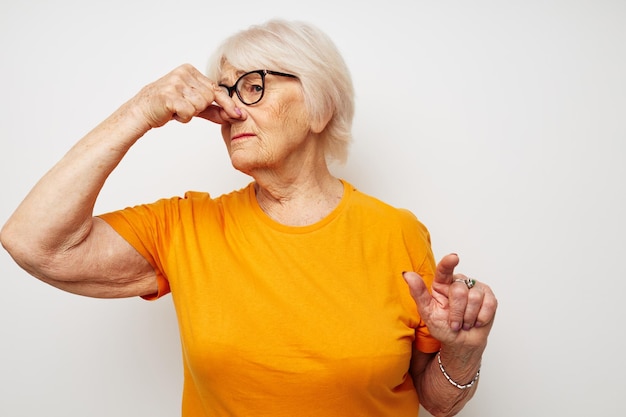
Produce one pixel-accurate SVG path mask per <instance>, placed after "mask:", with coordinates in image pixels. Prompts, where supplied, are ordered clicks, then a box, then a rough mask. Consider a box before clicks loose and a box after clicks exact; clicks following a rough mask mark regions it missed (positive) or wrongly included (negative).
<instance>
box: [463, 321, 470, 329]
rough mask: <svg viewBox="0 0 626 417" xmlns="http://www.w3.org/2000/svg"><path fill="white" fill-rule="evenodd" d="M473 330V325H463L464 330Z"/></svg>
mask: <svg viewBox="0 0 626 417" xmlns="http://www.w3.org/2000/svg"><path fill="white" fill-rule="evenodd" d="M471 328H472V325H471V324H469V323H465V324H464V325H463V330H469V329H471Z"/></svg>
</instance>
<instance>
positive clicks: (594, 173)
mask: <svg viewBox="0 0 626 417" xmlns="http://www.w3.org/2000/svg"><path fill="white" fill-rule="evenodd" d="M2 3H3V4H2V8H1V12H0V91H1V92H2V93H1V95H0V97H1V99H0V109H1V119H0V120H1V123H0V140H1V147H0V178H1V181H2V183H1V184H2V189H1V192H2V200H1V203H0V223H4V221H5V220H6V219H7V218H8V216H9V215H10V213H11V212H12V211H13V209H14V208H15V207H16V206H17V204H18V203H19V202H20V201H21V199H22V198H23V197H24V196H25V194H26V193H27V192H28V190H29V189H30V188H31V187H32V185H33V184H34V183H35V182H36V180H37V179H38V178H39V177H41V175H42V174H44V172H45V171H46V170H47V169H49V168H50V167H51V166H52V165H53V164H54V163H55V162H56V161H57V160H58V159H59V158H60V157H61V156H62V155H63V154H64V153H65V152H66V151H67V150H68V149H69V148H70V146H71V145H72V144H73V143H74V142H75V141H76V140H78V139H79V138H80V137H82V136H83V135H84V134H85V133H86V132H87V131H88V130H89V129H91V128H92V127H93V126H95V125H96V124H97V123H98V122H99V121H100V120H102V119H104V118H105V117H106V116H107V115H108V114H109V113H110V112H112V111H113V110H114V109H115V108H116V107H117V106H118V105H119V104H121V103H122V102H123V101H125V100H126V99H128V98H130V97H131V96H132V95H133V94H134V93H135V92H136V91H138V90H139V89H140V88H141V87H142V86H143V85H145V84H147V83H148V82H151V81H153V80H154V79H156V78H158V77H160V76H161V75H163V74H165V73H166V72H168V71H169V70H171V69H173V68H174V67H176V66H178V65H179V64H182V63H185V62H189V63H192V64H194V65H196V66H198V67H199V68H202V69H203V68H204V66H205V64H206V61H207V57H208V55H209V53H210V52H211V51H212V50H213V49H214V47H215V46H216V45H217V43H218V42H219V41H220V40H222V39H223V38H224V37H226V36H227V35H230V34H232V33H233V32H234V31H237V30H239V29H243V28H245V27H247V26H248V25H250V24H253V23H259V22H262V21H265V20H266V19H268V18H271V17H284V18H290V19H291V18H293V19H303V20H307V21H310V22H312V23H314V24H316V25H318V26H319V27H321V28H322V29H324V30H325V31H326V32H327V33H328V34H329V35H330V36H331V37H332V38H333V39H334V40H335V41H336V43H337V45H338V47H339V48H340V49H341V51H342V52H343V54H344V56H345V59H346V61H347V63H348V65H349V67H350V69H351V71H352V73H353V77H354V84H355V87H356V101H357V113H356V119H355V124H354V136H355V141H354V144H353V146H352V150H351V156H350V159H349V161H348V163H347V164H346V165H345V166H344V167H338V168H336V169H335V172H336V173H337V175H340V176H342V177H344V178H346V179H348V180H349V181H351V182H352V183H354V184H355V185H357V186H358V187H359V188H360V189H361V190H363V191H365V192H368V193H370V194H373V195H375V196H377V197H379V198H381V199H383V200H385V201H387V202H389V203H391V204H394V205H396V206H402V207H406V208H409V209H411V210H412V211H413V212H414V213H416V214H417V215H418V217H419V218H420V219H421V220H422V221H423V222H424V223H425V224H426V225H427V226H428V227H429V229H430V231H431V233H432V236H433V248H434V251H435V254H436V257H437V258H440V257H441V256H442V255H444V254H446V253H448V252H457V253H459V254H460V257H461V265H460V270H462V271H463V272H466V273H468V274H470V275H472V276H475V277H477V278H479V279H482V280H484V281H486V282H488V283H490V284H491V285H492V287H493V289H494V290H495V292H496V294H497V296H498V298H499V301H500V309H499V312H498V317H497V320H496V324H495V327H494V329H493V331H492V335H491V338H490V343H489V346H488V348H487V351H486V353H485V357H484V364H483V374H482V380H481V384H480V389H479V391H478V393H477V395H476V397H475V398H474V400H473V401H472V402H471V403H470V404H469V405H468V406H467V407H466V409H465V410H464V411H463V412H462V413H461V415H462V416H508V417H513V416H565V415H567V416H596V415H600V414H604V415H623V414H624V406H623V405H622V403H621V402H622V401H621V400H622V397H623V394H622V393H623V388H624V371H625V369H624V359H623V352H624V347H625V346H624V343H623V342H622V340H621V337H622V336H621V333H622V332H623V323H624V320H623V319H622V318H621V316H623V314H620V313H622V312H623V302H622V301H623V294H624V293H625V290H626V288H625V285H624V277H623V276H622V275H623V274H622V270H623V267H622V263H623V259H624V252H625V251H626V243H625V237H624V236H625V233H624V232H625V228H626V227H625V226H626V223H625V221H624V213H626V207H625V206H626V204H625V202H624V181H625V179H626V168H625V167H624V159H625V158H624V157H625V144H624V140H625V139H626V126H625V121H624V115H625V111H626V82H625V77H624V74H626V47H625V45H626V2H623V1H618V0H615V1H608V0H605V1H599V0H596V1H583V0H572V1H565V0H563V1H554V0H547V1H537V0H531V1H496V0H483V1H408V0H405V1H398V0H395V1H394V0H388V1H384V2H352V1H351V2H340V1H337V0H335V1H327V0H317V1H315V2H306V3H303V2H299V1H292V0H290V1H278V0H254V1H251V0H239V1H236V2H224V1H221V2H216V1H208V0H205V1H200V0H197V1H193V0H178V1H161V0H151V1H148V0H146V1H132V0H125V1H121V0H115V1H107V2H104V1H103V2H87V1H78V0H77V1H70V0H64V1H48V0H38V1H33V0H30V1H29V0H26V1H20V2H17V1H14V2H6V1H3V2H2ZM370 3H374V4H370ZM247 182H248V178H247V177H244V176H243V175H241V174H238V173H237V172H234V170H233V169H232V168H231V167H230V164H229V161H228V158H227V154H226V151H225V149H224V145H223V143H222V141H221V138H220V135H219V129H218V128H217V127H216V126H213V125H211V124H210V123H208V122H205V121H202V120H195V121H192V122H191V123H189V124H187V125H182V124H177V123H171V124H169V125H167V126H165V127H164V128H161V129H159V130H157V131H153V132H151V133H149V134H148V135H147V136H146V137H144V138H143V139H142V140H141V141H140V142H139V143H138V144H137V145H136V146H135V147H134V148H133V149H132V150H131V152H130V153H129V155H128V157H127V158H126V159H125V160H124V161H123V162H122V164H121V165H120V166H119V168H118V169H117V171H115V173H114V174H113V175H112V176H111V178H110V180H109V181H108V183H107V184H106V186H105V189H104V190H103V192H102V194H101V199H100V201H99V204H98V207H97V209H98V211H106V210H112V209H117V208H121V207H124V206H127V205H132V204H136V203H142V202H150V201H153V200H155V199H157V198H160V197H166V196H172V195H181V194H182V193H183V192H184V191H186V190H190V189H194V190H206V191H210V192H211V193H212V194H214V195H219V194H221V193H223V192H227V191H230V190H232V189H234V188H239V187H241V186H243V185H245V184H246V183H247ZM0 271H1V272H2V291H0V329H1V332H2V333H1V336H0V338H1V343H0V387H1V389H0V415H2V416H29V417H30V416H64V417H74V416H91V417H99V416H103V417H104V416H107V417H108V416H148V415H150V416H163V417H165V416H167V417H171V416H176V415H179V408H180V393H181V384H182V371H181V361H180V351H179V349H180V347H179V339H178V334H177V328H176V321H175V316H174V311H173V309H172V306H171V302H170V301H171V300H170V298H169V297H166V298H165V299H162V300H160V301H157V302H155V303H148V302H144V301H142V300H139V299H127V300H114V301H106V300H95V299H88V298H81V297H77V296H73V295H69V294H65V293H62V292H61V291H58V290H56V289H54V288H52V287H49V286H47V285H45V284H43V283H40V282H39V281H37V280H35V279H33V278H31V277H29V276H28V275H27V274H26V273H25V272H23V271H22V270H20V269H19V268H18V267H17V266H16V265H15V264H14V263H13V262H12V260H11V259H10V257H9V256H8V255H7V254H6V252H4V251H2V252H0ZM423 415H427V413H425V412H424V413H423Z"/></svg>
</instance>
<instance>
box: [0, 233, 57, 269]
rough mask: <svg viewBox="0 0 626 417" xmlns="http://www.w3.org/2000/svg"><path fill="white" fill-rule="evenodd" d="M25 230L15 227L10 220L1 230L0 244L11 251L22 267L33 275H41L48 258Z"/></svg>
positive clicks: (12, 256) (16, 261)
mask: <svg viewBox="0 0 626 417" xmlns="http://www.w3.org/2000/svg"><path fill="white" fill-rule="evenodd" d="M33 242H34V239H30V238H29V237H28V236H27V235H26V234H25V233H24V232H23V231H21V230H20V229H19V228H17V227H15V226H14V225H13V224H12V223H11V222H10V221H9V222H7V223H6V224H5V225H4V226H3V227H2V229H1V230H0V244H2V247H3V248H4V249H5V250H6V251H7V252H8V253H9V255H10V256H11V258H13V260H14V261H15V263H17V264H18V265H19V266H20V267H21V268H22V269H24V270H25V271H26V272H28V273H29V274H31V275H33V276H39V275H40V271H41V270H42V267H43V265H45V264H46V263H47V261H46V259H47V258H48V257H47V256H46V255H45V254H44V253H43V251H42V250H41V249H38V248H37V247H36V245H34V244H33Z"/></svg>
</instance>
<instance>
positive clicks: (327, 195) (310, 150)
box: [1, 21, 496, 417]
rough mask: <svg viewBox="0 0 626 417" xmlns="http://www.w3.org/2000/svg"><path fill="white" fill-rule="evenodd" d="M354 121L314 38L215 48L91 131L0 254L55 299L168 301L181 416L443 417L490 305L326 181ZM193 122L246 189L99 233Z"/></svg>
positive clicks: (167, 207) (325, 47)
mask: <svg viewBox="0 0 626 417" xmlns="http://www.w3.org/2000/svg"><path fill="white" fill-rule="evenodd" d="M352 116H353V92H352V85H351V81H350V76H349V73H348V70H347V69H346V66H345V64H344V62H343V60H342V58H341V56H340V55H339V53H338V51H337V49H336V48H335V46H334V45H333V43H332V42H331V41H330V40H329V39H328V38H327V37H326V36H325V35H324V34H323V33H321V32H320V31H319V30H317V29H315V28H314V27H311V26H309V25H307V24H303V23H297V22H284V21H271V22H268V23H266V24H264V25H261V26H255V27H252V28H250V29H248V30H245V31H243V32H240V33H237V34H235V35H234V36H233V37H231V38H229V39H228V40H226V41H225V43H223V45H222V46H221V47H220V48H219V49H218V51H217V53H216V54H215V55H214V56H213V58H212V60H211V65H210V70H209V73H208V76H204V75H202V74H201V73H200V72H198V71H197V70H196V69H195V68H193V67H192V66H190V65H183V66H181V67H179V68H177V69H175V70H174V71H172V72H171V73H169V74H168V75H166V76H165V77H163V78H161V79H160V80H157V81H156V82H154V83H152V84H149V85H148V86H146V87H145V88H143V89H142V90H141V91H140V92H139V93H138V94H137V95H136V96H135V97H133V98H132V99H131V100H130V101H128V102H127V103H125V104H124V105H122V106H121V107H120V108H119V109H118V110H117V111H115V112H114V113H113V114H112V115H111V116H110V117H109V118H108V119H106V120H105V121H104V122H102V123H101V124H100V125H98V126H97V127H96V128H95V129H93V130H92V131H91V132H90V133H88V134H87V135H86V136H85V137H84V138H83V139H82V140H80V141H79V142H78V143H77V144H76V145H75V146H74V147H73V148H72V149H71V150H70V151H69V152H68V153H67V154H66V155H65V156H64V157H63V159H62V160H61V161H60V162H59V163H58V164H57V165H56V166H54V167H53V168H52V169H51V170H50V171H49V172H48V173H47V174H46V175H45V176H44V177H43V178H42V179H41V180H40V182H39V183H38V184H37V185H36V186H35V187H34V189H33V190H32V191H31V193H30V194H29V195H28V196H27V197H26V198H25V200H24V201H23V203H22V204H21V205H20V206H19V207H18V209H17V210H16V211H15V213H14V214H13V216H12V217H11V218H10V219H9V221H8V222H7V224H6V225H5V226H4V228H3V230H2V235H1V238H2V244H3V245H4V246H5V248H6V249H7V250H8V251H9V252H10V253H11V255H12V256H13V257H14V259H15V260H16V261H17V263H18V264H19V265H21V266H22V267H23V268H24V269H25V270H27V271H28V272H29V273H30V274H32V275H34V276H35V277H37V278H39V279H41V280H43V281H45V282H47V283H49V284H51V285H54V286H55V287H58V288H60V289H62V290H65V291H69V292H73V293H76V294H81V295H85V296H91V297H131V296H141V297H144V298H146V299H155V298H158V297H161V296H163V295H164V294H167V293H170V292H171V294H172V299H173V301H174V304H175V307H176V312H177V316H178V322H179V327H180V333H181V340H182V350H183V358H184V360H183V363H184V381H185V382H184V390H183V401H182V414H183V415H184V416H194V417H195V416H252V415H254V416H257V417H259V416H272V417H279V416H287V417H293V416H309V415H310V416H313V415H315V416H324V417H332V416H346V415H350V416H381V417H382V416H394V417H397V416H415V415H416V414H417V412H418V407H419V404H420V403H421V404H422V405H423V406H424V407H425V408H426V409H428V410H429V411H430V412H431V413H433V414H435V415H453V414H456V413H457V412H458V411H459V410H460V409H461V408H462V407H463V406H464V404H465V403H466V402H467V401H468V400H469V399H470V398H471V397H472V395H473V394H474V392H475V389H476V386H477V381H478V378H479V374H480V364H481V357H482V353H483V351H484V349H485V346H486V344H487V337H488V334H489V331H490V329H491V326H492V323H493V318H494V315H495V310H496V299H495V297H494V295H493V293H492V291H491V289H490V288H489V286H487V285H486V284H484V283H482V282H478V283H477V282H476V281H474V280H471V279H468V278H467V277H465V276H464V275H460V274H455V273H454V269H455V267H456V265H457V263H458V261H459V259H458V257H457V256H456V255H453V254H452V255H448V256H446V257H444V258H443V259H442V260H441V261H440V263H439V264H438V265H437V266H435V262H434V259H433V255H432V252H431V249H430V242H429V235H428V232H427V230H426V228H425V227H424V226H423V225H422V224H421V223H420V222H419V221H418V220H417V219H416V218H415V216H413V215H412V214H411V213H410V212H408V211H406V210H401V209H396V208H393V207H391V206H389V205H387V204H385V203H383V202H381V201H379V200H377V199H375V198H373V197H370V196H367V195H365V194H363V193H361V192H359V191H358V190H357V189H356V188H354V187H353V186H352V185H350V184H349V183H348V182H346V181H344V180H340V179H337V178H335V177H334V176H333V175H332V174H331V173H330V171H329V169H328V165H327V162H328V161H329V160H331V159H338V160H343V159H344V158H345V155H346V148H347V144H348V142H349V139H350V129H351V122H352ZM194 117H201V118H204V119H207V120H210V121H211V122H214V123H216V124H219V125H220V126H221V133H222V137H223V139H224V142H225V144H226V149H227V150H228V154H229V156H230V159H231V161H232V165H233V166H234V167H235V168H236V169H238V170H239V171H241V172H244V173H246V174H248V175H249V176H251V177H252V178H253V181H252V182H251V183H250V184H249V185H248V186H247V187H245V188H244V189H242V190H239V191H235V192H232V193H230V194H227V195H223V196H219V197H217V198H211V197H210V196H209V195H208V194H206V193H196V192H190V193H187V194H186V195H185V196H184V198H170V199H163V200H160V201H158V202H155V203H152V204H147V205H142V206H137V207H133V208H127V209H124V210H121V211H117V212H113V213H108V214H104V215H101V216H98V217H94V216H93V207H94V203H95V201H96V198H97V196H98V193H99V191H100V189H101V187H102V185H103V183H104V182H105V180H106V178H107V176H108V175H109V174H110V173H111V171H112V170H113V169H114V168H115V167H116V165H117V164H118V163H119V162H120V160H121V159H122V158H123V157H124V154H125V153H126V152H127V151H128V149H129V148H130V147H131V146H132V145H133V144H134V143H135V142H136V141H137V140H138V139H139V138H141V137H142V136H143V135H144V134H146V133H147V132H148V131H149V130H151V129H154V128H157V127H159V126H162V125H164V124H166V123H168V122H169V121H171V120H178V121H180V122H183V123H184V122H188V121H189V120H191V119H192V118H194ZM404 271H411V272H404ZM413 271H414V272H413ZM407 283H408V285H407Z"/></svg>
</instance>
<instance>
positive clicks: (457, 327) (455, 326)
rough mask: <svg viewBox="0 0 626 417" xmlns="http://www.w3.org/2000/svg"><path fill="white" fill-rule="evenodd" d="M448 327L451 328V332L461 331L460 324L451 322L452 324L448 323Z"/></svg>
mask: <svg viewBox="0 0 626 417" xmlns="http://www.w3.org/2000/svg"><path fill="white" fill-rule="evenodd" d="M450 327H452V330H454V331H455V332H458V331H459V330H461V322H458V321H453V322H452V323H450Z"/></svg>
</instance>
